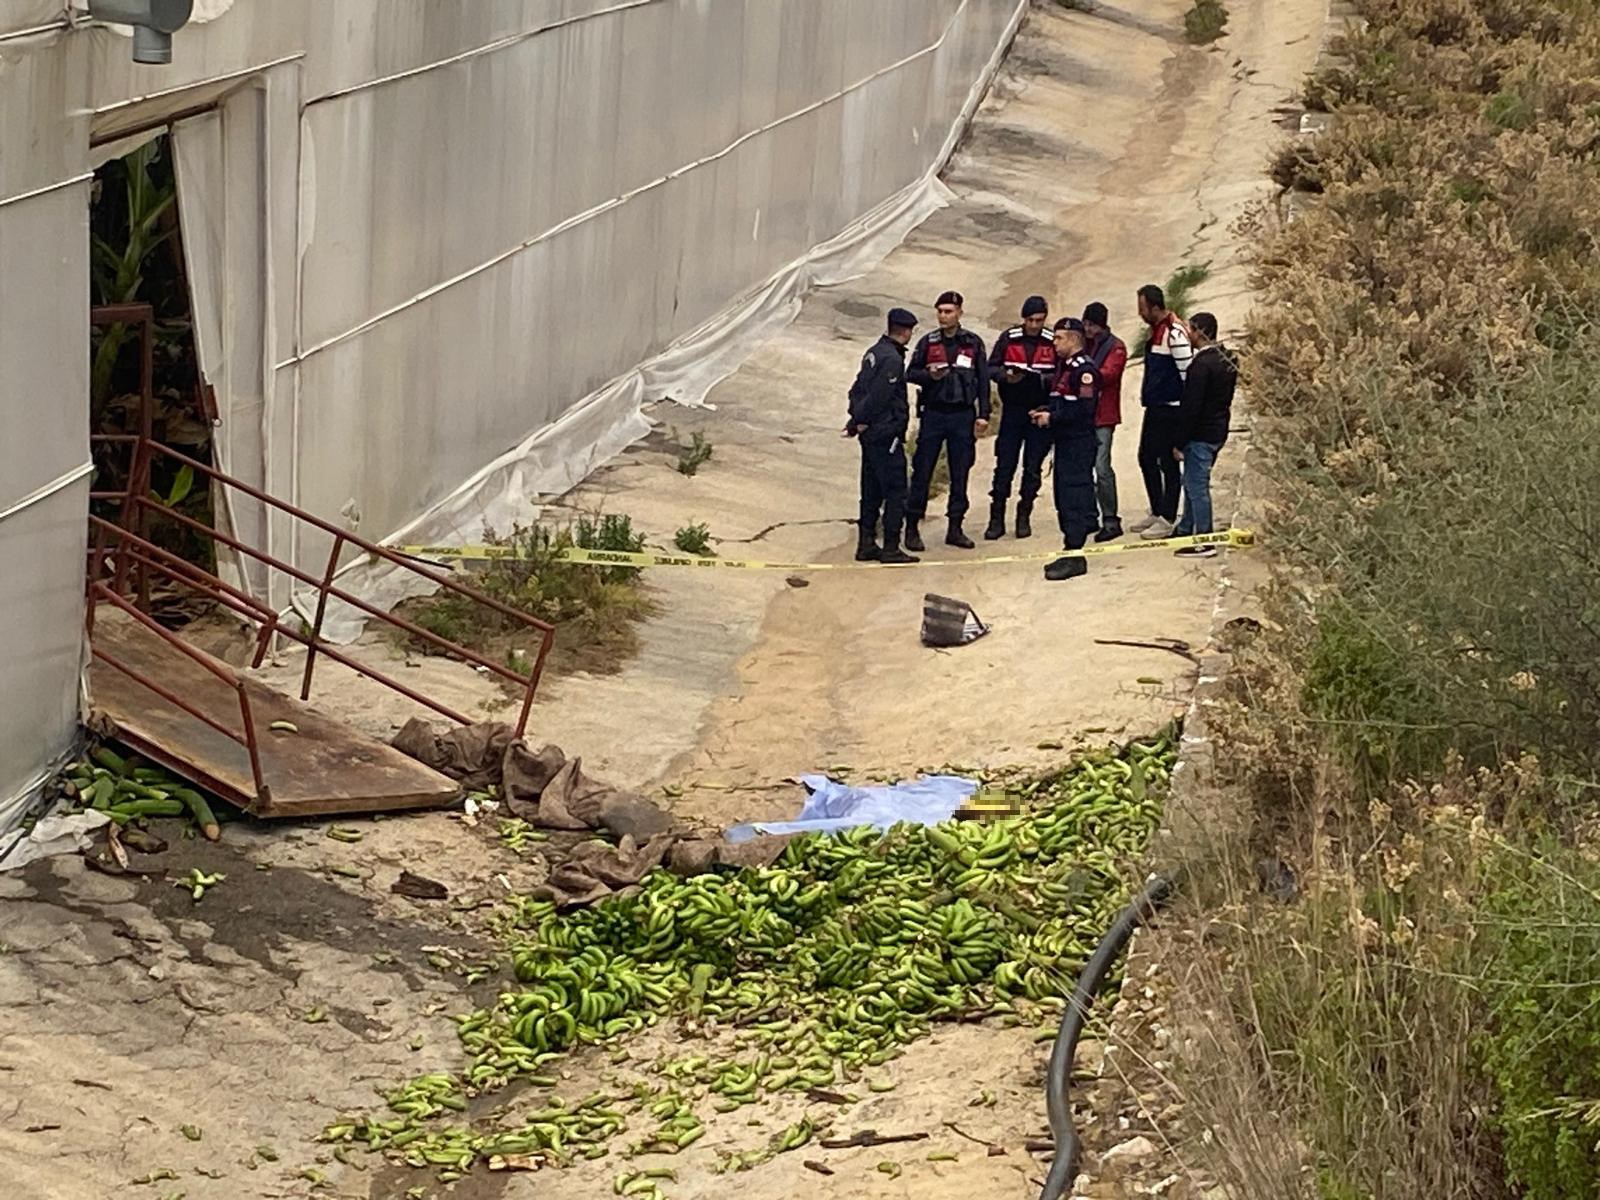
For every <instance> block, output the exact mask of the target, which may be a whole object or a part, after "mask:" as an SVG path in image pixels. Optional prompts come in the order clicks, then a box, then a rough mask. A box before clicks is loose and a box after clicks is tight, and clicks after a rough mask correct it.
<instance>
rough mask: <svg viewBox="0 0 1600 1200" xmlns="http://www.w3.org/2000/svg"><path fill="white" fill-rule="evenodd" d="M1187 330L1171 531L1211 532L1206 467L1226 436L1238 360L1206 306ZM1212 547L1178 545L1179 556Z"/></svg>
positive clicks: (1202, 553) (1210, 551) (1207, 553)
mask: <svg viewBox="0 0 1600 1200" xmlns="http://www.w3.org/2000/svg"><path fill="white" fill-rule="evenodd" d="M1189 330H1190V334H1191V336H1192V338H1193V341H1194V351H1195V353H1194V361H1192V362H1191V363H1190V364H1189V373H1188V377H1187V378H1186V379H1185V380H1184V385H1183V403H1182V404H1181V405H1179V407H1178V423H1177V429H1176V440H1177V447H1176V448H1175V449H1174V450H1173V454H1174V456H1175V457H1176V458H1177V460H1178V462H1179V463H1181V464H1182V466H1183V517H1182V519H1180V520H1179V522H1178V525H1177V528H1176V529H1174V530H1173V536H1174V537H1188V536H1190V535H1191V534H1196V533H1210V532H1212V526H1211V468H1212V467H1213V466H1214V465H1216V461H1217V455H1218V453H1220V452H1221V450H1222V447H1223V444H1224V443H1226V442H1227V440H1228V423H1229V422H1230V421H1231V420H1232V418H1233V393H1234V389H1235V387H1236V386H1237V385H1238V382H1239V366H1238V363H1237V362H1235V361H1234V358H1233V356H1232V355H1231V354H1229V353H1228V348H1227V347H1226V346H1224V345H1223V344H1222V343H1221V342H1219V341H1217V318H1216V317H1214V316H1212V315H1211V314H1210V313H1208V312H1199V313H1195V314H1194V316H1192V317H1190V318H1189ZM1216 552H1217V548H1216V547H1215V546H1184V547H1182V548H1180V549H1179V550H1178V551H1177V553H1178V555H1179V556H1180V557H1183V558H1210V557H1212V556H1213V555H1215V554H1216Z"/></svg>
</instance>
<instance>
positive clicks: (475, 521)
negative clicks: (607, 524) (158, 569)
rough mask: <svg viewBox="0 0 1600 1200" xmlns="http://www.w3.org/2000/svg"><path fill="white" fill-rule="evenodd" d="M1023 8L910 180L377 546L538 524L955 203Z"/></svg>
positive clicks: (297, 606) (381, 581) (369, 586)
mask: <svg viewBox="0 0 1600 1200" xmlns="http://www.w3.org/2000/svg"><path fill="white" fill-rule="evenodd" d="M962 7H963V9H964V8H965V5H964V4H963V6H962ZM1028 9H1029V5H1028V4H1027V2H1026V0H1020V2H1019V3H1018V4H1017V5H1016V7H1015V9H1014V11H1013V12H1012V14H1011V18H1010V21H1009V22H1008V24H1007V27H1006V29H1005V32H1004V34H1003V35H1002V36H1001V38H1000V39H999V42H998V44H997V45H996V46H995V50H994V53H993V54H992V55H991V56H990V58H989V61H988V62H987V63H986V64H985V66H984V69H983V70H982V72H980V74H979V76H978V78H977V79H976V80H975V82H974V83H973V86H972V88H971V89H970V91H969V93H968V96H967V99H966V102H965V104H964V105H963V106H962V109H961V112H960V114H959V116H958V117H957V119H956V120H955V121H954V122H953V124H952V125H951V128H950V130H949V133H948V134H947V135H946V137H945V141H944V144H943V145H942V146H941V147H940V149H939V152H938V153H937V154H936V155H935V156H934V158H933V161H932V163H931V164H930V166H929V167H928V169H927V170H926V171H925V172H924V173H923V175H922V176H921V177H920V178H919V179H917V180H916V181H914V182H913V183H911V184H909V185H908V186H907V187H905V188H903V189H901V190H900V191H899V192H898V193H896V194H895V195H893V196H891V197H890V198H889V199H888V200H886V201H884V202H883V203H882V204H880V205H878V207H876V208H875V209H873V210H871V211H870V212H868V213H866V214H864V215H863V216H862V217H861V218H860V219H858V220H857V221H855V222H853V223H852V224H850V225H848V226H846V228H845V229H844V230H843V231H842V232H840V233H839V234H838V235H836V236H835V237H833V238H831V239H830V240H828V241H826V242H823V243H821V244H820V245H818V246H815V247H813V248H812V250H811V251H810V252H809V253H807V254H806V255H805V256H804V257H802V258H801V259H799V260H797V261H796V262H794V263H792V264H790V265H789V266H788V267H787V268H785V269H783V270H781V271H779V272H778V273H777V274H776V275H774V276H772V277H771V278H770V279H769V280H768V281H767V282H766V283H764V284H762V285H759V286H758V287H755V288H752V289H750V290H749V291H747V292H745V293H744V294H742V295H740V296H738V297H736V298H735V299H734V300H733V301H732V302H730V303H729V304H728V305H727V306H726V307H724V308H723V309H722V311H721V312H720V313H718V314H717V315H716V316H714V317H712V318H711V319H710V320H708V321H706V322H705V323H704V324H703V325H701V326H700V327H699V328H698V329H695V330H693V331H691V332H690V333H688V334H686V335H685V336H683V337H682V338H680V339H678V340H677V341H676V342H675V343H673V345H671V346H669V347H668V348H667V349H666V350H665V351H663V352H662V353H661V354H659V355H657V356H656V357H655V358H653V359H650V360H648V361H647V362H644V363H642V364H640V365H639V366H638V367H636V368H635V369H634V370H632V371H630V372H628V373H627V374H625V375H623V376H621V377H619V378H618V379H616V380H614V381H613V382H611V383H610V384H607V385H606V386H605V387H603V388H601V389H600V390H599V391H598V392H596V393H594V394H592V395H591V396H589V397H587V398H585V399H584V400H581V401H579V402H578V403H577V404H576V405H575V406H574V407H573V408H571V409H569V410H568V411H567V412H566V413H565V414H563V415H562V416H561V417H560V418H558V419H557V420H555V421H554V422H552V423H551V424H549V425H547V426H544V427H541V428H540V429H538V430H537V431H535V432H534V433H533V434H531V435H530V436H529V437H528V438H526V439H525V440H524V441H523V442H521V443H520V444H519V445H517V446H516V447H514V448H513V449H511V450H509V451H508V452H506V453H505V454H503V455H501V456H500V457H499V458H497V459H495V460H494V461H493V462H491V463H489V464H488V465H487V466H485V467H484V468H482V469H481V470H479V471H478V472H477V473H475V474H474V475H472V476H471V477H470V478H469V479H467V480H466V481H465V482H464V483H462V484H461V486H459V487H458V488H456V489H455V490H454V491H453V492H451V493H450V494H449V495H448V496H446V497H445V498H444V499H443V500H441V501H439V502H438V503H436V504H434V505H432V506H431V507H430V508H428V509H427V510H426V511H425V512H423V513H422V514H421V515H420V516H419V517H417V518H416V519H415V520H413V521H410V522H408V523H407V524H405V525H403V526H401V527H400V528H399V529H396V530H393V531H392V532H391V533H390V534H389V535H388V536H387V537H386V538H384V539H383V540H384V541H385V542H388V543H395V542H404V543H407V544H412V545H417V544H426V545H444V544H460V543H462V542H468V543H470V542H477V541H481V540H483V536H484V533H485V531H486V530H495V531H501V530H509V529H510V528H512V527H513V526H514V525H517V524H519V523H520V524H527V523H529V522H531V521H533V520H536V519H537V517H538V515H539V511H540V507H539V498H540V497H552V496H559V495H563V494H565V493H566V492H568V491H571V490H572V489H573V488H574V487H576V486H577V485H578V484H579V483H581V482H582V481H583V480H584V479H585V478H587V477H588V475H589V474H591V473H592V472H593V471H594V470H595V468H597V467H599V466H600V465H601V464H603V463H605V462H606V461H607V460H609V459H611V458H612V457H614V456H615V455H617V454H619V453H621V452H622V451H623V450H624V449H626V448H627V447H628V446H629V445H631V444H632V443H633V442H635V441H637V440H639V439H640V438H642V437H644V436H645V435H646V434H647V433H649V431H650V424H649V422H648V421H647V420H646V419H645V417H644V416H643V414H642V412H641V409H642V408H643V406H644V405H645V404H647V403H650V402H652V401H656V400H667V399H670V400H673V401H675V402H676V403H678V404H683V405H688V406H703V405H704V404H705V402H706V397H707V396H708V395H709V394H710V392H711V389H712V388H714V387H715V386H716V385H717V384H718V383H720V382H721V381H722V380H723V379H726V378H727V377H728V376H729V375H732V374H733V373H734V372H735V371H737V370H738V369H739V368H740V367H741V366H742V365H743V364H744V363H745V362H746V361H747V360H748V359H749V358H751V357H752V356H754V354H755V353H756V352H757V351H758V350H760V349H761V346H762V344H763V342H764V341H765V340H766V339H767V338H770V337H772V336H773V335H775V334H777V333H778V332H779V331H780V330H782V329H784V328H785V327H786V326H788V325H789V324H790V323H791V322H792V321H793V320H794V319H795V318H796V317H797V316H798V315H799V313H800V307H801V304H802V301H803V300H804V297H805V295H806V293H807V292H809V291H810V290H812V289H813V288H817V287H828V286H833V285H837V284H841V283H845V282H848V281H849V280H851V279H856V278H859V277H860V276H862V275H864V274H866V273H867V272H868V271H870V270H871V269H872V268H873V267H875V266H876V265H877V264H878V263H880V262H882V261H883V260H884V259H885V258H886V257H888V255H889V253H890V252H891V251H892V250H894V249H895V248H896V247H897V246H899V245H900V244H901V243H902V242H903V241H905V239H906V238H907V237H908V236H909V235H910V233H911V231H912V230H913V229H915V228H916V227H917V226H918V225H920V224H921V223H922V222H923V221H925V220H927V219H928V218H929V217H930V216H932V215H933V214H934V213H935V212H937V211H939V210H940V209H942V208H945V207H948V206H949V204H950V203H951V202H952V200H953V199H954V194H953V193H952V192H951V191H950V189H949V188H948V187H946V186H945V184H944V182H943V181H942V180H941V179H940V178H939V173H940V172H941V171H942V170H944V168H945V165H946V164H947V163H948V162H949V161H950V158H951V156H952V155H953V154H954V153H955V149H956V146H957V145H958V144H959V142H960V139H961V138H962V136H963V135H964V134H965V133H966V131H967V129H968V128H969V127H970V125H971V123H972V118H973V116H974V115H975V114H976V113H977V110H978V106H979V105H980V104H981V103H982V101H983V98H984V96H985V95H986V94H987V93H988V90H989V87H990V85H991V84H992V83H993V81H994V78H995V75H996V74H997V73H998V71H999V69H1000V65H1001V63H1002V62H1003V61H1004V58H1005V54H1006V51H1007V50H1008V49H1009V48H1010V46H1011V42H1012V39H1013V38H1014V37H1015V36H1016V33H1017V30H1018V29H1019V28H1020V27H1021V24H1022V20H1023V18H1024V17H1025V16H1026V15H1027V13H1028ZM339 575H340V583H341V584H342V585H343V586H344V587H345V588H347V589H348V590H350V591H352V592H354V593H355V594H356V595H358V596H361V597H363V598H364V599H366V600H368V601H369V602H371V603H373V604H375V605H377V606H378V607H380V608H385V609H392V608H393V607H394V606H395V605H397V604H399V603H401V602H402V601H404V600H407V599H410V598H412V597H414V596H420V595H426V594H427V593H428V592H429V591H431V590H432V586H431V585H430V584H429V583H428V581H427V580H426V579H423V578H421V577H419V576H418V575H416V574H415V573H414V572H409V571H404V570H400V569H398V568H395V567H393V566H391V565H389V564H387V563H384V562H373V561H367V560H361V561H357V562H354V563H351V564H349V565H348V566H346V567H345V568H344V569H343V570H342V571H341V572H340V573H339ZM314 603H315V597H310V598H309V599H307V597H306V595H305V594H302V593H297V594H295V595H294V596H293V597H292V599H291V605H290V607H291V608H292V609H293V610H294V611H296V612H298V613H299V614H300V615H301V616H303V617H307V616H309V611H308V610H310V609H311V608H313V607H314ZM364 625H365V617H364V615H363V614H362V613H361V611H360V610H359V609H356V608H354V607H352V606H350V605H346V604H342V603H340V602H338V601H330V602H329V604H328V607H327V611H326V614H325V617H324V621H323V634H324V636H325V637H327V638H328V639H329V640H330V641H334V642H338V643H348V642H353V641H355V640H356V638H358V637H360V636H361V631H362V628H363V627H364Z"/></svg>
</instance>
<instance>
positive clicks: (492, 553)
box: [389, 529, 1256, 571]
mask: <svg viewBox="0 0 1600 1200" xmlns="http://www.w3.org/2000/svg"><path fill="white" fill-rule="evenodd" d="M1255 544H1256V535H1255V534H1254V533H1252V532H1250V531H1249V530H1248V529H1228V530H1224V531H1223V532H1221V533H1200V534H1194V535H1192V536H1190V537H1178V538H1161V539H1159V540H1157V541H1150V542H1141V541H1133V542H1126V543H1122V544H1115V543H1107V544H1105V545H1103V546H1085V547H1084V548H1083V549H1082V550H1060V549H1057V550H1037V551H1033V552H1032V553H1029V554H997V555H980V556H978V557H976V558H948V559H940V560H939V561H937V562H935V561H932V560H928V559H924V560H923V561H921V562H916V563H878V562H854V561H852V562H841V563H806V562H769V561H765V560H758V559H753V558H710V557H708V558H700V557H698V556H696V555H693V554H645V553H636V552H631V551H626V550H585V549H583V548H582V547H580V546H572V547H569V548H567V549H565V550H558V551H556V553H554V554H553V555H551V558H553V559H554V560H555V561H557V562H570V563H589V564H591V565H593V566H599V567H702V568H704V567H710V568H716V569H721V570H734V571H902V570H911V569H915V568H920V567H973V566H989V565H992V564H997V563H1023V562H1042V561H1045V560H1049V559H1057V558H1098V557H1100V556H1101V555H1105V554H1147V553H1150V552H1152V551H1158V550H1178V549H1181V548H1182V547H1184V546H1222V547H1225V548H1228V549H1232V550H1249V549H1251V548H1252V547H1253V546H1254V545H1255ZM389 549H391V550H393V551H394V552H395V553H397V554H406V555H410V556H411V557H413V558H440V559H450V560H465V561H472V560H479V559H483V560H487V559H505V558H518V557H521V556H520V555H518V553H517V551H516V548H515V547H512V546H390V547H389Z"/></svg>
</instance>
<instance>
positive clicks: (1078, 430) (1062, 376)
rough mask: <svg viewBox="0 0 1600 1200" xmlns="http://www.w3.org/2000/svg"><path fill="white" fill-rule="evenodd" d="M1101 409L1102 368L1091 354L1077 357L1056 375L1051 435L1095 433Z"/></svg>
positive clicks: (1052, 391)
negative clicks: (1095, 419)
mask: <svg viewBox="0 0 1600 1200" xmlns="http://www.w3.org/2000/svg"><path fill="white" fill-rule="evenodd" d="M1099 407H1100V368H1099V367H1097V366H1095V365H1094V359H1092V358H1090V357H1089V356H1088V355H1087V354H1082V353H1079V354H1074V355H1073V356H1072V357H1071V358H1069V359H1067V361H1066V362H1064V363H1062V364H1061V368H1060V369H1059V370H1058V371H1057V372H1056V381H1055V384H1054V385H1053V386H1052V387H1051V389H1050V432H1051V433H1053V434H1055V435H1056V437H1057V438H1065V437H1072V436H1074V435H1075V434H1082V433H1090V434H1092V433H1094V417H1095V411H1096V410H1097V409H1098V408H1099Z"/></svg>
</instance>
